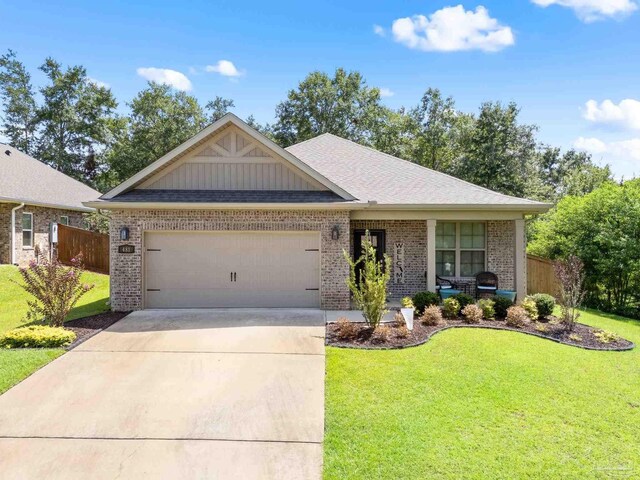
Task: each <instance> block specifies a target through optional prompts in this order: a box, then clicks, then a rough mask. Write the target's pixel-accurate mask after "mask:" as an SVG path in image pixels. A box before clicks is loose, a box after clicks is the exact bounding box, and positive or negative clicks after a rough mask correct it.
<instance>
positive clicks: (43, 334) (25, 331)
mask: <svg viewBox="0 0 640 480" xmlns="http://www.w3.org/2000/svg"><path fill="white" fill-rule="evenodd" d="M75 339H76V334H75V333H74V332H72V331H71V330H67V329H64V328H61V327H48V326H45V325H31V326H29V327H21V328H16V329H14V330H10V331H9V332H7V333H5V334H4V335H2V336H0V347H2V348H56V347H66V346H67V345H70V344H71V343H73V341H74V340H75Z"/></svg>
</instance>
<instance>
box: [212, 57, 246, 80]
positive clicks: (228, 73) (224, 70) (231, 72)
mask: <svg viewBox="0 0 640 480" xmlns="http://www.w3.org/2000/svg"><path fill="white" fill-rule="evenodd" d="M204 69H205V71H207V72H215V73H219V74H220V75H222V76H224V77H239V76H241V75H244V72H241V71H240V70H238V69H237V68H236V66H235V65H234V64H233V62H231V61H229V60H218V63H216V64H215V65H207V66H206V67H204Z"/></svg>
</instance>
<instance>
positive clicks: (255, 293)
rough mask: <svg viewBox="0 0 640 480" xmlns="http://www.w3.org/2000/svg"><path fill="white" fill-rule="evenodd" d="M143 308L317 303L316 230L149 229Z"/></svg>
mask: <svg viewBox="0 0 640 480" xmlns="http://www.w3.org/2000/svg"><path fill="white" fill-rule="evenodd" d="M144 241H145V258H144V260H145V263H144V265H145V285H144V289H145V306H146V308H210V307H314V308H317V307H319V306H320V291H319V288H320V252H319V248H320V234H319V232H147V233H145V238H144Z"/></svg>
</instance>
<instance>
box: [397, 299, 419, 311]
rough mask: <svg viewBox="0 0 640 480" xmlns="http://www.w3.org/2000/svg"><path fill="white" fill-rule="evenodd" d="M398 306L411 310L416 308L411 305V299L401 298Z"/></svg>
mask: <svg viewBox="0 0 640 480" xmlns="http://www.w3.org/2000/svg"><path fill="white" fill-rule="evenodd" d="M400 306H401V307H402V308H413V309H415V308H416V307H415V306H414V305H413V300H412V299H411V297H402V300H400Z"/></svg>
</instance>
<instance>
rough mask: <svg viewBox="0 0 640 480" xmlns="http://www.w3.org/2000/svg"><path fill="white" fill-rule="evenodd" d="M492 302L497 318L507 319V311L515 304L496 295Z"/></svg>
mask: <svg viewBox="0 0 640 480" xmlns="http://www.w3.org/2000/svg"><path fill="white" fill-rule="evenodd" d="M491 300H493V309H494V310H495V312H496V317H497V318H506V316H507V310H508V309H509V307H511V306H512V305H513V302H512V301H511V300H509V299H508V298H507V297H501V296H500V295H496V296H495V297H493V298H492V299H491Z"/></svg>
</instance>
